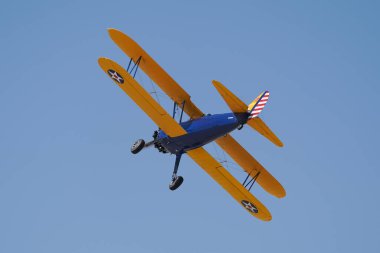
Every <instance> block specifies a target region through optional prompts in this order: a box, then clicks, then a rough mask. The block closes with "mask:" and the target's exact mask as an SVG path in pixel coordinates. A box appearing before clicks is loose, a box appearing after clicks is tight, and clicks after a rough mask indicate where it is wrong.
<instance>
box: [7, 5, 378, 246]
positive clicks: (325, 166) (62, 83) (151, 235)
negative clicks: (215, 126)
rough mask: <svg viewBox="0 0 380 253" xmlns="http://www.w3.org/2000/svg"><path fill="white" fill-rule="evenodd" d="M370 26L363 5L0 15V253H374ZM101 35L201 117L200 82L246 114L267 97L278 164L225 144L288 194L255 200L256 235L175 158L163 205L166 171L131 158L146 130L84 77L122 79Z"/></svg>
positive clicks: (169, 160) (10, 11)
mask: <svg viewBox="0 0 380 253" xmlns="http://www.w3.org/2000/svg"><path fill="white" fill-rule="evenodd" d="M379 13H380V5H379V3H378V1H308V0H306V1H304V0H303V1H187V2H184V1H183V2H180V1H125V0H123V1H2V2H1V8H0V31H1V36H0V57H1V62H0V78H1V79H0V80H1V81H0V252H1V253H11V252H20V253H21V252H28V253H30V252H38V253H44V252H46V253H51V252H55V253H60V252H62V253H63V252H64V253H68V252H91V253H96V252H142V253H145V252H155V253H156V252H158V253H161V252H162V253H167V252H207V253H214V252H215V253H221V252H380V240H379V239H380V238H379V236H380V215H379V209H380V203H379V193H380V186H379V185H380V184H379V179H380V172H379V169H380V163H379V141H380V138H379V132H378V131H379V129H380V119H379V109H380V106H379V102H378V97H379V95H380V92H379V91H380V88H379V87H380V86H379V82H380V72H379V69H380V60H379V58H380V57H379V56H380V29H379V27H380V20H379ZM108 27H114V28H117V29H120V30H122V31H124V32H125V33H126V34H128V35H130V36H131V37H132V38H134V39H135V40H136V41H137V42H138V43H139V44H141V45H142V46H143V47H144V49H145V50H146V51H147V52H148V53H150V54H151V55H152V57H153V58H155V59H156V60H157V62H159V63H160V64H161V65H162V66H163V67H164V69H166V70H167V71H168V72H169V73H170V74H171V75H172V76H173V78H174V79H175V80H177V82H179V83H180V84H181V85H182V86H183V88H184V89H185V90H186V91H187V92H188V93H190V94H191V95H192V99H193V101H194V102H195V103H196V104H197V105H198V106H199V107H200V108H201V109H202V110H203V111H204V112H207V113H221V112H228V111H229V109H228V107H227V106H226V105H225V103H224V101H223V100H222V99H221V98H220V96H219V94H218V93H217V92H216V90H215V89H214V88H213V86H212V85H211V80H213V79H216V80H219V81H221V82H222V83H224V84H225V85H226V86H227V87H229V88H230V89H231V90H232V91H233V92H234V93H235V94H236V95H238V96H239V97H240V98H241V99H242V100H243V101H245V102H246V103H249V102H250V101H251V100H253V99H254V98H255V97H256V96H257V95H258V94H259V93H260V92H261V91H263V90H266V89H268V90H270V91H271V98H270V102H269V104H268V105H267V107H266V108H265V110H264V111H263V114H262V117H263V119H264V120H265V121H266V122H267V124H268V125H270V126H271V127H272V129H273V130H274V131H275V132H276V133H277V134H278V135H279V136H280V137H281V139H282V140H283V142H284V143H285V147H284V148H277V147H275V146H274V145H272V144H271V143H270V142H269V141H267V140H265V139H264V138H263V137H262V136H260V135H259V134H257V133H256V132H254V131H253V130H252V129H250V128H249V127H245V128H243V130H242V131H237V132H236V133H234V134H233V135H234V136H235V137H236V139H237V140H239V141H240V142H241V144H242V145H243V146H244V147H245V148H246V149H247V150H248V151H249V152H250V153H251V154H253V155H254V156H255V157H256V158H257V159H258V160H259V161H260V162H261V163H262V164H263V165H264V166H265V167H266V168H267V169H268V170H269V171H270V172H272V174H273V175H274V176H275V177H276V178H278V180H279V181H280V182H281V183H282V184H283V185H284V187H285V188H286V190H287V196H286V197H285V198H284V199H276V198H275V197H272V196H270V195H268V194H266V193H265V192H264V191H263V190H262V189H260V187H259V186H256V187H254V189H253V194H254V195H256V196H257V197H258V198H259V199H260V200H261V201H262V202H263V203H264V204H265V205H266V206H267V207H268V208H269V210H270V211H271V213H272V215H273V220H272V221H271V222H269V223H266V222H262V221H260V220H257V219H255V218H253V217H252V216H250V215H249V214H248V213H247V212H246V211H245V210H244V209H243V208H241V207H240V206H239V205H238V204H237V203H236V202H235V201H234V200H233V199H232V198H231V197H230V196H229V195H228V194H227V193H226V192H224V190H223V189H222V188H221V187H219V186H218V185H217V184H216V183H215V182H213V180H212V179H211V178H210V177H209V176H208V175H207V174H206V173H205V172H204V171H203V170H202V169H201V168H199V167H198V166H197V165H196V164H195V163H194V162H193V161H191V160H190V159H189V158H188V157H185V158H184V159H183V160H182V161H181V168H180V174H181V175H182V176H184V178H185V182H184V184H183V185H182V186H181V188H179V189H178V190H177V191H175V192H171V191H170V190H169V189H168V184H169V181H170V178H171V173H172V168H173V165H174V157H173V156H170V155H162V154H161V153H158V152H157V150H155V149H150V150H146V151H144V152H142V153H141V154H139V155H137V156H133V155H132V154H131V153H130V145H131V144H132V143H133V142H134V141H135V140H136V139H138V138H144V139H146V140H149V139H150V138H151V134H152V132H153V131H154V130H155V129H156V126H155V125H154V124H153V123H152V122H151V121H150V119H149V118H148V117H147V116H146V115H145V114H144V113H143V112H142V111H141V110H140V109H139V108H138V107H137V106H136V105H135V104H134V103H133V102H132V100H131V99H130V98H129V97H128V96H127V95H126V94H124V93H123V92H122V90H120V89H119V88H118V87H117V86H116V85H115V84H114V83H113V82H112V81H111V80H110V79H109V78H108V77H107V76H106V75H105V74H104V73H103V72H102V70H101V69H100V67H99V66H98V64H97V58H98V57H100V56H105V57H109V58H111V59H114V60H116V61H117V62H119V63H120V64H123V65H126V64H127V63H128V59H127V57H126V56H125V55H123V53H122V52H121V51H120V50H119V49H118V48H117V46H116V45H114V44H113V42H112V41H111V39H110V38H109V37H108V34H107V30H106V28H108ZM142 82H143V81H142ZM143 85H144V86H145V87H146V88H147V89H150V83H149V82H143ZM166 99H167V98H166ZM162 100H163V101H165V97H163V98H162ZM167 103H168V102H167ZM168 104H169V103H168ZM167 109H168V110H169V111H170V110H171V107H167ZM208 148H209V149H210V150H213V148H214V147H213V145H210V146H209V147H208ZM232 172H233V173H234V175H236V176H237V177H238V179H239V180H243V179H244V177H245V175H244V174H243V173H242V172H240V169H239V168H232Z"/></svg>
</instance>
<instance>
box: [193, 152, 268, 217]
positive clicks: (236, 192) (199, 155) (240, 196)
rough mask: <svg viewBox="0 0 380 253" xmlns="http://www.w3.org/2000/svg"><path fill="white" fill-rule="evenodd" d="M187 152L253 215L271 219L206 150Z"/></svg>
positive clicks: (263, 207) (258, 203)
mask: <svg viewBox="0 0 380 253" xmlns="http://www.w3.org/2000/svg"><path fill="white" fill-rule="evenodd" d="M187 154H188V155H189V156H190V157H191V158H192V159H193V160H194V161H195V162H196V163H197V164H198V165H199V166H200V167H201V168H203V169H204V170H205V171H206V172H207V174H209V175H210V176H211V177H212V178H213V179H214V180H215V181H216V182H217V183H218V184H220V185H221V186H222V187H223V188H224V189H225V190H226V191H227V192H228V193H229V194H230V195H231V196H232V197H233V198H234V199H235V200H236V201H237V202H238V203H240V204H241V205H242V206H243V207H245V208H246V210H248V211H249V212H250V213H251V214H252V215H253V216H255V217H256V218H258V219H260V220H263V221H270V220H271V219H272V216H271V214H270V212H269V211H268V209H267V208H266V207H265V206H264V205H263V204H262V203H261V202H260V201H259V200H258V199H256V198H255V197H254V196H253V195H252V194H251V193H250V192H249V191H248V190H247V189H246V188H244V187H243V185H241V184H240V183H239V181H237V180H236V179H235V178H234V177H233V176H232V175H231V174H230V173H229V172H228V171H227V170H226V169H225V168H223V166H222V165H221V164H220V163H219V162H218V161H216V160H215V159H214V158H213V157H212V156H211V155H210V154H209V153H207V151H206V150H204V149H203V148H197V149H193V150H191V151H188V152H187Z"/></svg>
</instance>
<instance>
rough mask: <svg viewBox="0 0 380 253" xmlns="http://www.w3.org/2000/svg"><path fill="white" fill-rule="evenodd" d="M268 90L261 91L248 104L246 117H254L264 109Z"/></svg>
mask: <svg viewBox="0 0 380 253" xmlns="http://www.w3.org/2000/svg"><path fill="white" fill-rule="evenodd" d="M268 99H269V91H264V92H263V93H261V94H260V95H259V96H258V97H257V98H255V100H253V102H252V103H251V104H250V105H249V106H248V113H249V117H248V119H252V118H255V117H257V116H259V114H260V112H261V111H262V110H263V109H264V106H265V105H266V103H267V102H268Z"/></svg>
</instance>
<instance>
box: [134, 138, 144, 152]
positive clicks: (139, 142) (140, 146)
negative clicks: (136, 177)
mask: <svg viewBox="0 0 380 253" xmlns="http://www.w3.org/2000/svg"><path fill="white" fill-rule="evenodd" d="M144 146H145V141H144V140H143V139H139V140H137V141H136V142H135V143H133V145H132V147H131V152H132V154H137V153H138V152H140V151H141V150H142V149H143V148H144Z"/></svg>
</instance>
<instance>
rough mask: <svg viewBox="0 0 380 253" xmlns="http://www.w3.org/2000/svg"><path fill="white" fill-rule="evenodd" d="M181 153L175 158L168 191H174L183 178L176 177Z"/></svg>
mask: <svg viewBox="0 0 380 253" xmlns="http://www.w3.org/2000/svg"><path fill="white" fill-rule="evenodd" d="M181 157H182V153H180V154H177V155H176V157H175V164H174V171H173V175H172V181H171V183H170V184H169V189H170V190H172V191H174V190H176V189H177V188H178V187H180V186H181V184H182V183H183V177H181V176H177V172H178V167H179V162H180V161H181Z"/></svg>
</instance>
